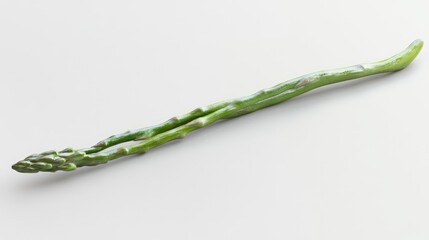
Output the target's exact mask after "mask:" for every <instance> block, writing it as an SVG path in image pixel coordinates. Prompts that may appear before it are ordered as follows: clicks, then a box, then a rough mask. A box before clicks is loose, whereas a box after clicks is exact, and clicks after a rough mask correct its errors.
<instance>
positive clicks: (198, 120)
mask: <svg viewBox="0 0 429 240" xmlns="http://www.w3.org/2000/svg"><path fill="white" fill-rule="evenodd" d="M422 47H423V42H422V41H421V40H415V41H414V42H413V43H411V45H410V46H409V47H408V48H406V49H405V50H403V51H402V52H400V53H398V54H396V55H394V56H393V57H390V58H388V59H385V60H382V61H379V62H374V63H365V64H358V65H354V66H350V67H345V68H339V69H332V70H324V71H319V72H315V73H311V74H307V75H303V76H301V77H298V78H294V79H291V80H289V81H285V82H283V83H280V84H278V85H276V86H274V87H271V88H266V89H263V90H261V91H258V92H256V93H255V94H252V95H249V96H245V97H241V98H236V99H231V100H227V101H222V102H218V103H214V104H211V105H208V106H205V107H200V108H197V109H195V110H193V111H191V112H189V113H186V114H184V115H181V116H176V117H173V118H171V119H169V120H167V121H165V122H163V123H161V124H158V125H154V126H150V127H146V128H142V129H137V130H133V131H127V132H125V133H122V134H117V135H113V136H111V137H109V138H107V139H104V140H102V141H100V142H98V143H97V144H95V145H94V146H92V147H89V148H83V149H72V148H66V149H64V150H62V151H47V152H43V153H39V154H33V155H30V156H28V157H27V158H25V159H24V160H22V161H19V162H17V163H15V164H14V165H13V166H12V168H13V169H14V170H16V171H18V172H22V173H36V172H56V171H60V170H62V171H72V170H75V169H76V168H79V167H83V166H96V165H100V164H104V163H107V162H109V161H112V160H114V159H117V158H120V157H124V156H128V155H133V154H141V153H145V152H147V151H149V150H150V149H152V148H155V147H158V146H160V145H162V144H165V143H167V142H170V141H172V140H175V139H180V138H184V137H186V135H187V134H188V133H190V132H192V131H195V130H197V129H200V128H203V127H205V126H207V125H210V124H212V123H214V122H216V121H219V120H221V119H228V118H232V117H238V116H241V115H244V114H247V113H251V112H254V111H257V110H259V109H262V108H266V107H269V106H272V105H275V104H278V103H281V102H284V101H286V100H288V99H291V98H293V97H296V96H298V95H301V94H303V93H305V92H308V91H310V90H312V89H315V88H318V87H322V86H325V85H329V84H333V83H338V82H342V81H346V80H352V79H356V78H361V77H366V76H370V75H374V74H380V73H387V72H395V71H399V70H402V69H404V68H405V67H407V66H408V65H409V64H410V63H411V62H412V61H413V60H414V58H415V57H416V56H417V55H418V53H419V52H420V50H421V48H422ZM130 141H133V144H131V145H129V146H124V147H119V148H114V149H112V147H113V146H115V145H117V144H120V143H124V142H130Z"/></svg>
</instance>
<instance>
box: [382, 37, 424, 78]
mask: <svg viewBox="0 0 429 240" xmlns="http://www.w3.org/2000/svg"><path fill="white" fill-rule="evenodd" d="M423 45H424V42H423V41H422V40H420V39H416V40H414V41H413V42H412V43H411V44H410V45H409V46H408V47H407V48H406V49H405V50H403V51H402V52H400V53H398V54H396V55H395V56H393V57H391V58H388V59H386V60H383V61H382V62H383V63H386V62H388V64H386V67H387V68H386V70H387V71H399V70H402V69H404V68H406V67H407V66H408V65H410V63H411V62H412V61H413V60H414V59H415V58H416V57H417V55H418V54H419V52H420V50H422V48H423Z"/></svg>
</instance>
